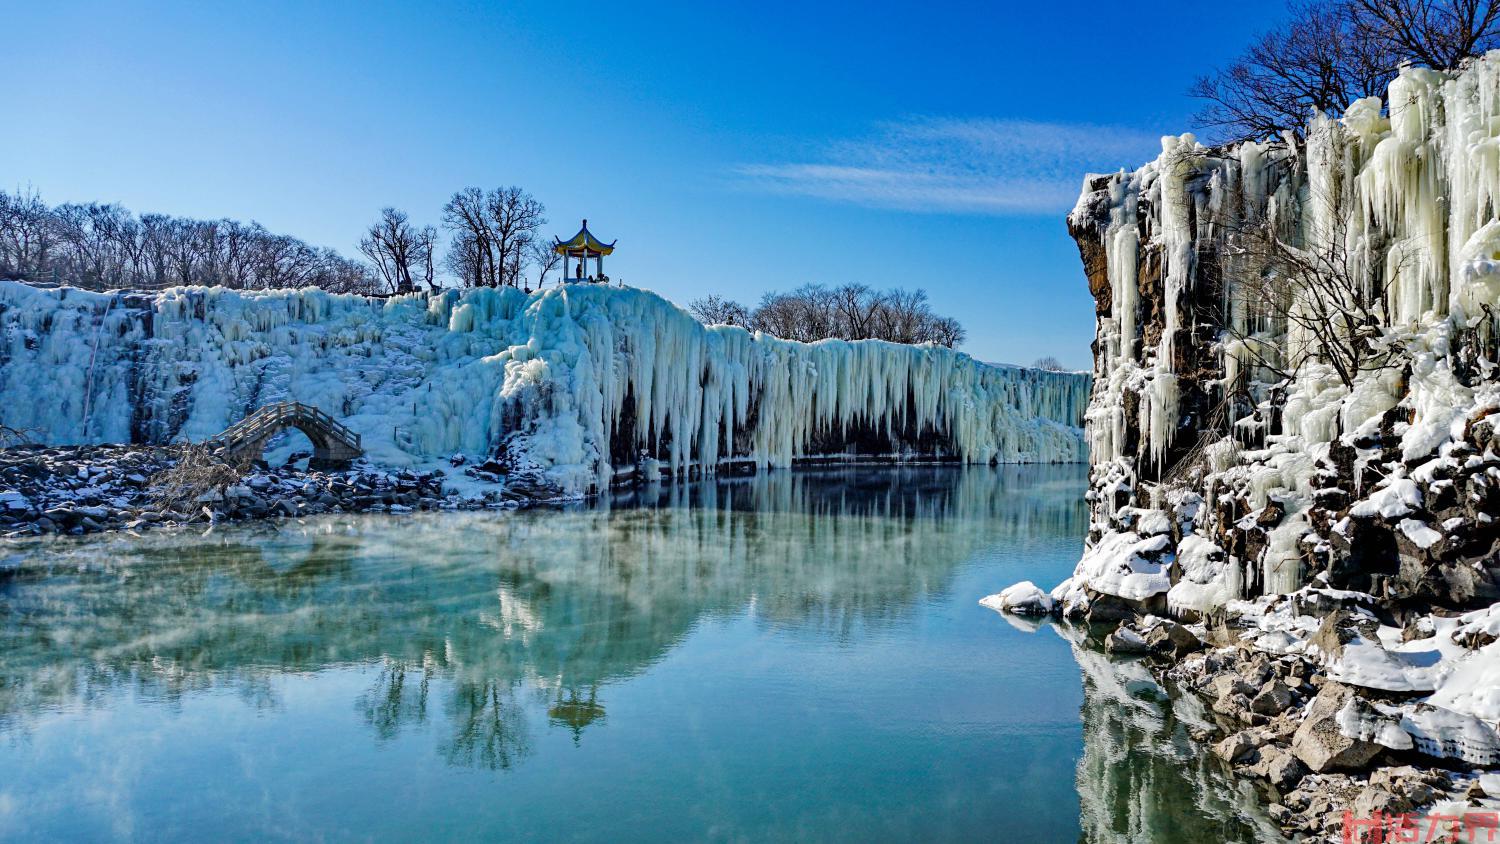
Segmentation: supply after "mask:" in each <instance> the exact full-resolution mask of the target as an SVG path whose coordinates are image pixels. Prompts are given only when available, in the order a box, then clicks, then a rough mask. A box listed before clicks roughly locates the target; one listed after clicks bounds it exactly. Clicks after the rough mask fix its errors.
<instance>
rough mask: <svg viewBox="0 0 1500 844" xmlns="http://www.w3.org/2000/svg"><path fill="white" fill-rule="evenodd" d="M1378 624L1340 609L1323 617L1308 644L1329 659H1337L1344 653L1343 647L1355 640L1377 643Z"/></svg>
mask: <svg viewBox="0 0 1500 844" xmlns="http://www.w3.org/2000/svg"><path fill="white" fill-rule="evenodd" d="M1379 629H1380V622H1378V621H1376V620H1375V619H1373V618H1371V617H1369V616H1367V615H1363V614H1360V613H1355V612H1351V611H1349V610H1345V609H1340V610H1337V611H1335V612H1332V613H1329V614H1328V615H1327V616H1324V618H1323V623H1322V624H1320V625H1319V626H1318V632H1316V633H1314V634H1313V636H1312V639H1311V640H1310V642H1311V643H1312V644H1314V645H1317V646H1318V649H1319V650H1321V651H1322V652H1323V654H1324V655H1325V656H1327V657H1328V658H1329V659H1338V658H1339V657H1340V656H1342V655H1343V653H1344V645H1347V644H1349V643H1350V642H1352V641H1354V640H1355V639H1356V638H1361V639H1366V640H1369V641H1378V640H1377V639H1376V638H1375V634H1376V631H1378V630H1379Z"/></svg>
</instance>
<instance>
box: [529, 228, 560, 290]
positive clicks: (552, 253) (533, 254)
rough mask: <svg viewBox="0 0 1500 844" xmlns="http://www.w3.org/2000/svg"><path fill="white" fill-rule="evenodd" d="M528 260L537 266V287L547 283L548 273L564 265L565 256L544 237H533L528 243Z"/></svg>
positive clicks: (539, 287)
mask: <svg viewBox="0 0 1500 844" xmlns="http://www.w3.org/2000/svg"><path fill="white" fill-rule="evenodd" d="M526 257H527V259H528V262H529V263H530V264H531V265H532V266H534V267H536V271H537V272H536V289H538V290H541V289H542V285H544V284H546V283H547V274H548V273H550V272H552V271H553V270H555V269H557V268H558V267H559V266H561V265H562V261H563V256H562V255H561V254H559V253H558V251H557V249H556V248H554V247H553V245H552V244H551V243H548V242H547V241H546V239H544V238H533V239H532V241H531V242H530V243H528V244H526Z"/></svg>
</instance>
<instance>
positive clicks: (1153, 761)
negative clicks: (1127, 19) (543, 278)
mask: <svg viewBox="0 0 1500 844" xmlns="http://www.w3.org/2000/svg"><path fill="white" fill-rule="evenodd" d="M1084 483H1085V473H1084V470H1083V468H1082V467H1010V468H999V469H989V468H968V469H959V468H934V469H882V470H872V469H860V470H846V471H827V472H781V473H772V474H769V475H764V476H760V477H756V478H750V479H738V480H726V481H722V482H717V483H701V484H696V485H692V486H687V487H676V488H672V487H667V488H662V489H650V490H646V491H643V492H639V493H631V494H625V495H621V496H618V497H616V498H614V499H612V500H610V501H606V502H597V503H594V504H590V505H587V506H579V507H577V508H575V509H570V510H565V511H561V512H559V511H556V510H537V511H525V512H509V513H462V514H442V515H430V516H405V517H381V516H357V517H356V516H349V517H328V518H321V519H310V520H307V521H306V522H305V523H299V522H282V523H275V524H262V525H248V526H238V527H231V528H219V529H215V530H213V531H212V532H210V533H208V534H206V535H199V534H197V533H192V534H183V533H178V534H165V533H158V534H148V535H146V536H144V537H139V538H136V537H129V536H112V537H105V538H96V539H90V540H54V541H52V542H49V543H39V544H36V545H21V546H10V547H8V548H7V549H6V550H4V551H3V552H0V553H3V554H4V556H5V559H6V562H7V564H9V565H11V566H19V568H18V569H16V570H15V571H14V572H13V574H12V575H11V576H10V577H9V578H8V579H7V580H4V581H0V837H3V838H6V839H22V840H44V839H45V840H59V839H62V840H98V839H106V840H109V839H125V840H131V839H134V840H153V841H157V840H202V839H205V838H213V839H227V840H283V839H287V840H306V839H326V840H369V839H375V840H416V839H428V840H430V839H469V840H475V839H487V840H527V839H530V840H590V841H598V840H611V841H615V840H696V839H713V840H803V841H807V840H851V841H852V840H858V841H870V840H918V839H921V840H978V839H985V840H993V839H996V838H1005V839H1011V840H1018V841H1078V840H1080V839H1081V838H1082V839H1086V840H1105V839H1108V838H1110V837H1111V836H1115V835H1120V836H1123V837H1125V838H1129V837H1130V836H1131V835H1132V834H1134V833H1136V832H1138V831H1139V830H1140V829H1142V828H1144V827H1143V824H1150V825H1154V826H1153V827H1152V828H1153V829H1155V830H1156V831H1155V832H1153V835H1154V836H1155V837H1157V838H1159V839H1162V840H1168V839H1179V840H1197V838H1196V837H1195V836H1197V835H1199V834H1200V833H1201V832H1202V831H1203V830H1207V829H1212V830H1214V831H1215V832H1216V834H1218V835H1219V837H1220V838H1226V837H1227V838H1230V839H1232V840H1241V839H1246V840H1247V839H1248V838H1249V837H1250V835H1249V833H1248V832H1247V831H1246V829H1247V828H1246V827H1244V825H1243V824H1242V823H1241V822H1240V821H1238V820H1236V819H1234V816H1235V813H1236V812H1237V811H1238V810H1237V809H1236V808H1235V807H1234V806H1233V805H1228V806H1227V808H1226V807H1220V808H1219V809H1214V808H1213V807H1211V806H1210V807H1207V808H1204V807H1203V806H1202V805H1200V804H1202V803H1203V801H1202V800H1200V799H1198V798H1197V797H1196V796H1195V794H1194V789H1200V790H1204V789H1208V790H1211V789H1215V788H1219V787H1221V786H1222V783H1220V782H1218V781H1217V780H1214V779H1213V777H1215V776H1216V775H1217V774H1216V773H1215V772H1214V771H1213V770H1210V769H1207V768H1205V769H1203V770H1202V771H1199V772H1197V773H1194V772H1193V771H1191V770H1190V771H1187V772H1184V770H1183V764H1182V762H1181V760H1180V759H1179V758H1177V756H1176V755H1174V754H1177V755H1180V754H1181V753H1184V752H1185V753H1188V754H1190V758H1194V759H1196V758H1198V757H1197V756H1196V755H1195V754H1197V749H1196V748H1191V747H1186V746H1184V745H1182V743H1181V741H1182V739H1181V732H1182V731H1181V727H1180V725H1178V724H1176V722H1175V721H1174V720H1173V719H1172V717H1171V716H1170V713H1169V712H1168V711H1167V710H1168V709H1170V705H1169V704H1163V703H1161V702H1160V700H1158V699H1156V698H1153V697H1152V695H1151V694H1150V693H1147V692H1141V691H1140V686H1139V683H1137V686H1135V687H1132V690H1131V691H1130V692H1129V693H1128V694H1127V697H1130V696H1133V697H1134V698H1139V703H1137V702H1135V701H1134V700H1127V701H1125V703H1123V704H1122V702H1121V700H1118V699H1116V698H1118V697H1119V695H1118V694H1117V693H1116V692H1113V691H1110V689H1113V688H1114V687H1113V686H1112V685H1110V684H1111V683H1112V682H1113V681H1109V680H1102V681H1101V680H1100V679H1099V677H1100V676H1104V675H1110V674H1111V672H1113V671H1114V669H1113V668H1111V667H1110V663H1108V661H1107V660H1105V661H1103V665H1104V666H1105V667H1104V668H1100V667H1099V666H1098V665H1095V664H1093V663H1092V662H1090V663H1088V664H1086V665H1084V667H1085V673H1084V678H1085V682H1082V683H1081V682H1080V664H1083V663H1084V661H1085V660H1091V659H1094V658H1095V657H1096V656H1097V655H1094V656H1089V655H1085V656H1081V657H1079V658H1078V661H1075V650H1078V649H1079V647H1080V646H1079V645H1078V644H1077V642H1075V641H1074V640H1072V639H1070V638H1069V637H1068V636H1065V635H1058V633H1057V631H1055V630H1053V629H1052V628H1051V627H1050V626H1049V625H1043V626H1041V627H1040V629H1038V628H1037V627H1036V626H1034V625H1027V624H1024V623H1021V622H1011V621H1007V620H1006V619H1004V618H1002V617H1000V616H998V615H996V614H995V613H993V612H990V611H989V610H986V609H984V608H982V607H980V606H978V604H977V603H976V601H977V600H978V599H979V598H980V597H982V596H984V595H986V594H989V593H991V592H994V591H997V590H998V589H1000V588H1001V587H1003V586H1005V585H1008V584H1010V583H1012V582H1014V581H1016V580H1019V579H1023V578H1029V579H1033V580H1035V581H1036V582H1038V583H1043V584H1051V583H1054V582H1056V581H1057V580H1059V579H1061V578H1062V577H1065V576H1066V575H1067V574H1068V573H1069V572H1070V571H1071V570H1072V567H1073V564H1074V563H1075V562H1076V560H1077V557H1078V552H1079V550H1080V548H1081V544H1082V538H1083V535H1084V533H1085V531H1086V526H1087V517H1086V512H1085V510H1084V507H1083V504H1082V501H1081V493H1082V491H1083V488H1084ZM1080 653H1091V652H1086V651H1080ZM1097 658H1098V659H1100V660H1102V659H1103V658H1102V657H1097ZM1101 672H1102V673H1101ZM1095 675H1098V676H1095ZM1090 677H1093V679H1092V680H1091V679H1090ZM1104 686H1107V687H1108V688H1107V689H1105V691H1103V692H1101V691H1100V688H1101V687H1104ZM1136 706H1144V707H1146V708H1147V709H1150V708H1152V707H1155V708H1156V711H1157V715H1156V716H1155V720H1150V719H1148V720H1147V721H1146V722H1143V723H1145V726H1142V723H1138V722H1139V721H1140V720H1141V719H1139V718H1135V717H1134V716H1131V715H1129V714H1128V713H1129V712H1130V711H1131V709H1132V707H1136ZM1091 709H1092V710H1097V711H1094V712H1093V714H1092V717H1091V715H1090V712H1091ZM1121 712H1125V713H1127V714H1126V715H1125V716H1121V715H1120V714H1119V713H1121ZM1163 713H1166V714H1163ZM1086 733H1087V736H1086ZM1086 739H1087V743H1088V744H1089V745H1090V747H1091V748H1093V750H1091V751H1090V752H1089V753H1086V752H1085V744H1086ZM1122 742H1123V746H1127V747H1128V748H1129V749H1128V752H1125V753H1123V754H1119V758H1118V759H1114V760H1113V761H1111V758H1110V757H1109V756H1108V755H1107V754H1108V751H1109V748H1110V747H1113V746H1115V745H1119V744H1121V743H1122ZM1101 752H1102V753H1106V756H1105V757H1104V761H1103V762H1100V757H1099V753H1101ZM1122 760H1123V761H1122ZM1199 767H1200V768H1201V767H1202V765H1201V764H1200V765H1199ZM1117 769H1119V770H1117ZM1121 789H1124V790H1126V791H1127V792H1128V795H1127V796H1126V797H1123V798H1122V797H1121V796H1120V795H1119V794H1116V793H1115V792H1118V791H1120V790H1121ZM1080 795H1082V800H1081V799H1080ZM1232 802H1233V801H1230V803H1232ZM1158 807H1159V808H1158ZM1081 813H1082V814H1081ZM1225 818H1229V820H1225ZM1205 824H1206V826H1205Z"/></svg>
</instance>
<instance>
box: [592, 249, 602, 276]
mask: <svg viewBox="0 0 1500 844" xmlns="http://www.w3.org/2000/svg"><path fill="white" fill-rule="evenodd" d="M594 272H596V273H598V274H599V277H600V278H604V253H603V252H600V253H599V256H598V257H597V258H595V259H594Z"/></svg>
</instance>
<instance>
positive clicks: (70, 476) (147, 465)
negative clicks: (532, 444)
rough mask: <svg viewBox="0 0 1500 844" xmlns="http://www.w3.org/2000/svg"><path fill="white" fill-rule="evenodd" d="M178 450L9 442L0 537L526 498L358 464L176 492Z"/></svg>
mask: <svg viewBox="0 0 1500 844" xmlns="http://www.w3.org/2000/svg"><path fill="white" fill-rule="evenodd" d="M186 454H190V452H188V451H185V450H184V449H183V448H179V447H158V446H141V445H88V446H34V445H26V446H14V447H11V448H6V449H3V450H0V538H7V539H15V538H23V537H31V536H44V535H49V534H54V535H55V534H62V535H82V534H86V533H95V532H99V531H108V530H126V531H138V530H144V529H147V528H153V527H165V526H172V525H190V524H215V523H218V522H224V521H242V520H248V519H266V518H295V517H302V516H311V515H317V514H320V513H408V512H414V511H419V510H459V509H477V508H512V507H519V506H522V505H524V504H529V503H534V499H533V498H532V497H530V496H527V495H524V494H522V493H521V492H519V491H516V490H513V489H508V488H506V487H505V486H503V485H502V483H501V478H500V476H498V475H496V474H494V473H493V472H491V471H490V469H491V468H498V467H486V466H483V465H481V466H477V467H476V466H468V467H465V466H464V462H465V461H463V460H462V458H455V459H454V461H452V462H453V464H454V465H453V469H452V471H453V472H455V473H462V475H463V476H464V477H465V478H467V479H468V483H466V484H465V487H466V488H465V490H464V491H462V492H461V491H458V490H456V489H455V488H454V484H452V483H451V481H452V480H453V478H452V476H451V475H450V474H449V473H448V472H445V471H444V470H441V469H433V470H428V471H420V470H415V469H387V468H381V467H377V466H374V465H372V464H369V463H366V462H364V461H358V462H356V463H354V464H353V465H351V467H350V468H348V469H344V470H310V469H301V468H293V467H282V468H271V467H268V466H266V465H265V464H263V463H262V464H258V465H247V466H243V467H230V466H229V465H228V464H225V463H223V462H222V461H218V465H216V466H214V467H213V468H214V469H215V470H216V471H217V472H219V473H220V474H218V475H217V476H216V477H215V478H213V479H211V480H210V481H208V482H205V483H201V484H199V485H198V487H197V488H190V489H188V490H187V492H186V494H185V493H184V490H183V487H182V485H181V484H180V483H177V484H175V485H174V479H173V477H172V471H173V469H174V468H176V467H179V466H181V465H182V462H183V460H184V455H186Z"/></svg>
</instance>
